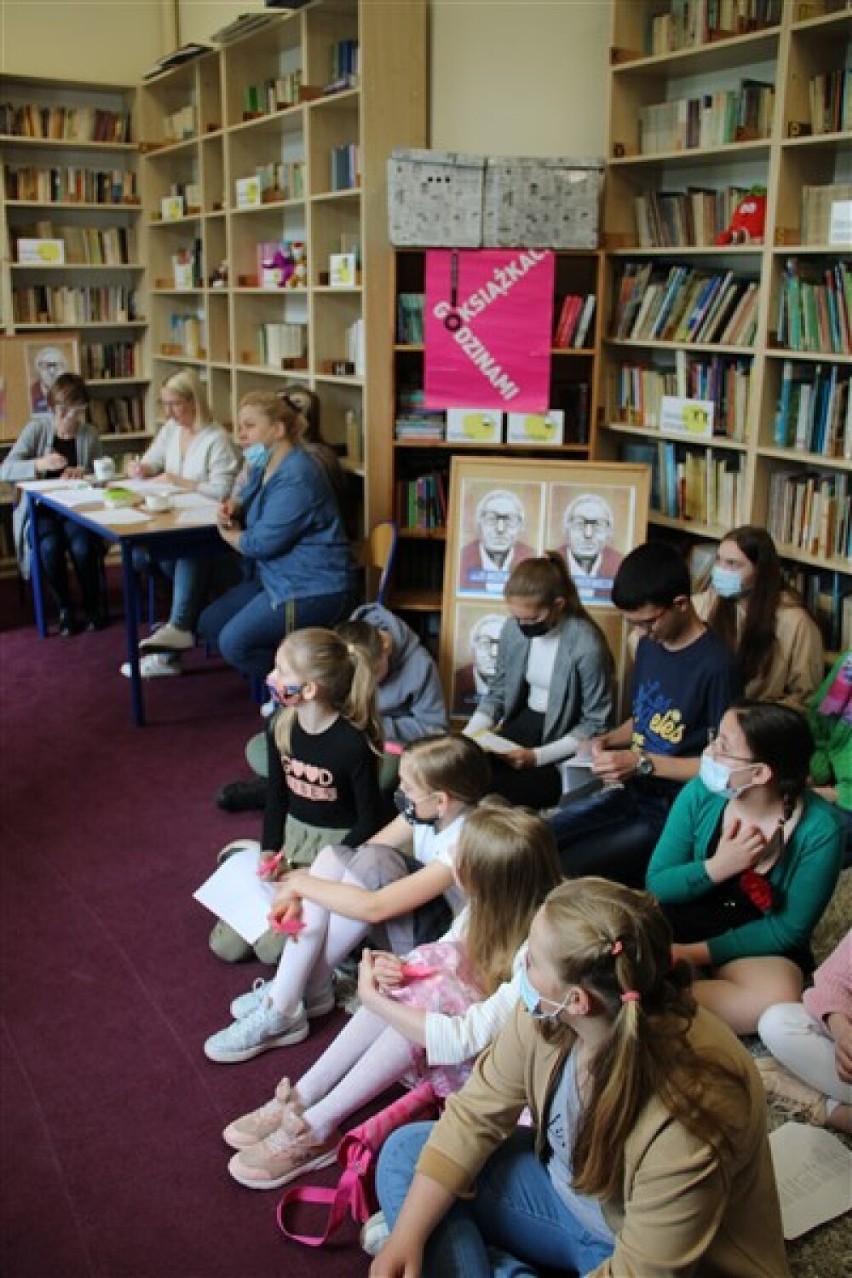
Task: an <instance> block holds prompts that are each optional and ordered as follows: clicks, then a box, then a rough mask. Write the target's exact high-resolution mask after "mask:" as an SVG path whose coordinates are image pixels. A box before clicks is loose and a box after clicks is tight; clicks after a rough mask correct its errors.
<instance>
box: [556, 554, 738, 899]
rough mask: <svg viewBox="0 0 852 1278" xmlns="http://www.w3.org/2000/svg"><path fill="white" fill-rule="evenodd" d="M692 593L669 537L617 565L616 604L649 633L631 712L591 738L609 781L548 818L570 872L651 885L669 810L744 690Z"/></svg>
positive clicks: (598, 769) (643, 640) (595, 767)
mask: <svg viewBox="0 0 852 1278" xmlns="http://www.w3.org/2000/svg"><path fill="white" fill-rule="evenodd" d="M690 591H691V585H690V580H689V569H688V568H687V565H686V563H685V561H684V559H683V558H682V556H681V555H680V554H679V553H678V551H677V550H676V549H675V548H674V547H673V546H671V545H669V544H668V543H666V542H648V543H646V544H645V545H644V546H637V548H636V549H635V550H633V551H631V553H630V554H629V555H627V556H626V558H625V559H624V560H623V562H622V563H621V565H620V567H619V569H618V572H617V573H616V576H615V581H614V583H613V589H612V600H613V603H614V604H615V605H616V607H617V608H618V609H619V610H620V611H621V612H622V613H623V615H624V617H625V618H626V620H627V621H628V623H629V624H630V625H631V626H633V627H634V628H635V629H636V630H638V631H639V632H640V634H641V637H640V639H639V643H638V645H637V648H636V655H635V660H634V666H633V697H632V714H631V716H630V718H629V719H627V720H626V721H625V722H624V723H623V724H621V726H620V727H618V728H615V729H614V730H613V731H612V732H608V733H606V734H605V735H604V736H602V737H598V738H597V739H596V740H595V741H593V742H592V743H591V749H592V755H593V764H592V771H593V772H594V774H595V775H596V776H598V777H599V778H600V780H601V781H603V782H604V785H605V787H606V788H604V789H603V790H600V791H598V792H597V793H596V794H594V795H592V796H591V797H589V798H585V799H580V800H577V801H575V802H573V803H568V804H567V805H566V806H565V807H563V808H559V809H558V810H557V811H556V812H555V813H554V814H553V816H552V817H551V818H550V824H551V827H552V829H553V833H554V835H555V836H556V841H557V844H558V847H559V855H560V859H561V861H562V868H563V870H564V871H565V873H566V874H567V875H569V876H570V877H572V878H576V877H578V876H580V875H583V874H600V875H602V876H603V877H605V878H608V879H616V880H617V881H619V882H621V883H626V884H627V885H628V886H630V887H642V886H643V885H644V882H645V870H646V868H647V865H648V861H649V859H650V856H651V853H652V851H653V850H654V846H655V844H656V842H657V839H658V838H659V836H660V832H661V831H662V828H663V826H664V825H665V821H666V817H667V816H668V812H669V809H670V807H671V805H672V803H673V802H674V799H675V797H676V796H677V793H678V791H679V790H680V787H681V786H682V785H683V783H684V782H685V781H688V780H689V779H690V778H691V777H694V776H695V775H696V774H697V772H698V766H699V762H700V758H701V753H702V751H703V750H704V748H705V746H706V745H707V743H708V741H709V740H710V739H711V738H712V735H713V733H715V731H716V728H717V727H718V724H719V720H720V719H721V717H722V715H723V714H724V712H725V710H726V709H727V708H728V706H729V705H730V703H731V702H732V701H733V700H735V698H736V697H737V696H738V695H739V692H740V681H739V677H738V675H737V671H736V666H735V664H734V661H733V659H732V657H731V655H730V653H729V652H728V650H727V648H726V647H725V646H724V644H723V643H722V642H721V640H719V639H717V638H716V636H715V635H714V634H713V632H712V631H711V630H708V629H707V627H706V626H705V625H704V623H703V622H702V621H701V620H700V619H699V617H698V615H697V613H696V612H695V609H694V608H693V606H692V602H691V599H690Z"/></svg>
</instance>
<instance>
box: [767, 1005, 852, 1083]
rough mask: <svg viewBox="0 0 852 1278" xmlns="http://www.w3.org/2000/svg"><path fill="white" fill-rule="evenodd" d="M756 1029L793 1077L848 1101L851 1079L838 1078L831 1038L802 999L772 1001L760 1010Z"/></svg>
mask: <svg viewBox="0 0 852 1278" xmlns="http://www.w3.org/2000/svg"><path fill="white" fill-rule="evenodd" d="M757 1032H758V1034H759V1035H760V1037H761V1038H762V1039H763V1041H764V1043H765V1044H766V1046H767V1047H768V1048H769V1050H770V1052H771V1053H772V1055H773V1056H774V1057H775V1058H776V1059H777V1060H779V1061H780V1062H781V1064H782V1065H786V1067H787V1069H789V1070H790V1072H791V1073H792V1074H795V1075H796V1077H797V1078H801V1079H802V1081H803V1082H805V1083H807V1084H808V1085H809V1086H810V1087H814V1088H816V1090H817V1091H818V1092H819V1093H820V1094H821V1095H823V1096H827V1097H828V1098H829V1099H830V1100H833V1101H837V1102H838V1103H839V1104H841V1105H850V1104H852V1083H844V1082H841V1080H840V1078H839V1077H838V1074H837V1066H836V1064H835V1061H834V1039H833V1038H832V1037H831V1035H830V1034H829V1033H828V1031H827V1030H826V1029H825V1028H824V1027H823V1026H822V1025H820V1023H819V1021H818V1020H816V1019H815V1018H814V1017H813V1016H811V1015H810V1013H809V1012H808V1011H807V1009H806V1008H805V1007H804V1006H803V1004H802V1003H776V1004H775V1005H774V1007H769V1008H767V1010H766V1011H765V1012H764V1013H763V1015H762V1016H761V1018H760V1021H759V1022H758V1026H757Z"/></svg>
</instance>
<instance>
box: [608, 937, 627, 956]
mask: <svg viewBox="0 0 852 1278" xmlns="http://www.w3.org/2000/svg"><path fill="white" fill-rule="evenodd" d="M623 949H624V942H623V941H622V940H621V939H619V940H617V941H613V943H612V945H611V946H610V947H609V952H610V954H621V952H622V951H623Z"/></svg>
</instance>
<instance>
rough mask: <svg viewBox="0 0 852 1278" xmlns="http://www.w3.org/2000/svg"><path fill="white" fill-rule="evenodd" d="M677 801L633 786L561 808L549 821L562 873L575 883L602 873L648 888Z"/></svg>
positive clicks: (627, 785) (628, 884) (602, 791)
mask: <svg viewBox="0 0 852 1278" xmlns="http://www.w3.org/2000/svg"><path fill="white" fill-rule="evenodd" d="M671 804H672V800H671V799H670V798H669V797H668V796H667V795H661V794H657V793H650V792H648V791H646V790H642V789H640V788H639V787H638V786H635V785H633V784H631V782H629V781H628V782H627V784H626V785H624V786H619V787H617V788H611V789H605V790H599V791H598V792H597V793H596V794H592V795H590V796H589V797H588V798H586V799H577V800H576V801H575V802H569V803H567V804H566V805H565V807H562V808H559V809H558V811H556V812H554V813H553V814H552V815H551V816H550V817H549V818H548V824H549V825H550V828H551V830H552V831H553V834H554V837H555V839H556V846H557V849H558V852H559V859H560V861H561V862H562V871H563V873H564V874H566V875H567V876H568V878H571V879H577V878H580V877H582V876H583V875H585V874H599V875H600V876H601V877H602V878H605V879H613V880H614V881H615V882H617V883H624V884H626V885H627V887H634V888H643V887H644V886H645V872H646V870H647V869H648V862H649V861H650V859H651V853H652V852H653V850H654V848H655V847H656V844H657V840H658V839H659V837H660V835H661V833H662V830H663V826H664V825H665V823H666V817H667V816H668V814H669V809H670V807H671Z"/></svg>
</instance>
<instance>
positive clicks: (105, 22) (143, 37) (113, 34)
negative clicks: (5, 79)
mask: <svg viewBox="0 0 852 1278" xmlns="http://www.w3.org/2000/svg"><path fill="white" fill-rule="evenodd" d="M166 3H168V0H166ZM168 26H169V24H168V21H167V11H166V10H165V9H164V2H163V0H0V69H2V71H3V72H5V73H6V74H8V75H35V76H49V77H51V78H55V79H61V80H68V81H71V82H73V81H85V82H86V83H89V84H91V83H98V82H102V83H105V84H135V83H136V81H138V80H139V79H141V77H142V73H143V72H144V71H145V70H147V68H148V67H149V66H151V64H152V63H153V62H154V61H155V60H156V58H158V57H159V56H160V54H161V53H162V52H163V42H164V40H166V39H168V38H169V36H168Z"/></svg>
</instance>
